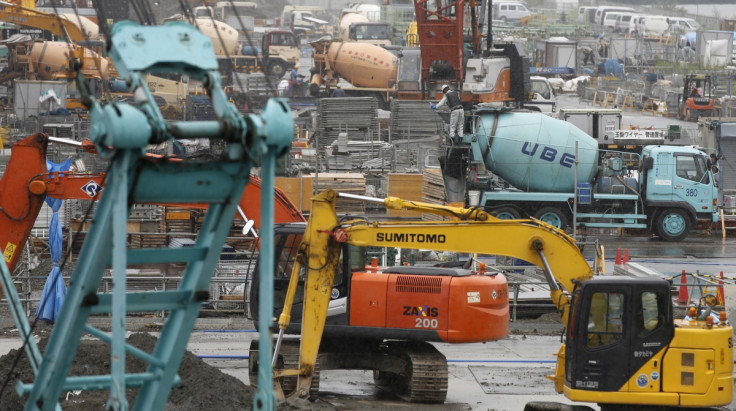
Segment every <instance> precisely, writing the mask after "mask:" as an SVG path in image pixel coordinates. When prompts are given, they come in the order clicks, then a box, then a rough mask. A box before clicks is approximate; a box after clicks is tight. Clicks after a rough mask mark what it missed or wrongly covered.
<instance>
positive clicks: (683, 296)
mask: <svg viewBox="0 0 736 411" xmlns="http://www.w3.org/2000/svg"><path fill="white" fill-rule="evenodd" d="M686 284H687V282H686V281H685V270H682V275H681V276H680V294H679V295H678V296H677V301H678V302H679V303H680V304H683V305H684V304H687V301H688V300H689V298H688V297H687V285H686Z"/></svg>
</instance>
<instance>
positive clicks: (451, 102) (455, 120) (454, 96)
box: [430, 84, 465, 141]
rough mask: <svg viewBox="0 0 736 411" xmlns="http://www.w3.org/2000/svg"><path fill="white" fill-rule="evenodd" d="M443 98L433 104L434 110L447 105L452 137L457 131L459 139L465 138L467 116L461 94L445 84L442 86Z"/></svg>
mask: <svg viewBox="0 0 736 411" xmlns="http://www.w3.org/2000/svg"><path fill="white" fill-rule="evenodd" d="M442 94H444V97H442V100H440V102H439V103H437V104H432V105H431V106H430V107H432V109H433V110H436V109H437V108H439V107H443V106H447V107H449V108H450V138H455V132H456V131H457V137H458V141H460V140H462V138H463V120H464V118H463V117H465V110H463V102H462V100H460V94H458V92H457V91H455V90H450V86H448V85H447V84H445V85H444V86H442Z"/></svg>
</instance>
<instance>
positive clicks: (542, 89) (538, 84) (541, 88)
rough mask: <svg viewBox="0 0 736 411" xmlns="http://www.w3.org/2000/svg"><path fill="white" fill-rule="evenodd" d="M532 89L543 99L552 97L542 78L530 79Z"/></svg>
mask: <svg viewBox="0 0 736 411" xmlns="http://www.w3.org/2000/svg"><path fill="white" fill-rule="evenodd" d="M532 91H533V92H535V93H537V94H539V96H540V97H542V98H543V99H545V100H549V99H550V97H552V91H551V90H550V89H549V85H547V82H546V81H544V80H532Z"/></svg>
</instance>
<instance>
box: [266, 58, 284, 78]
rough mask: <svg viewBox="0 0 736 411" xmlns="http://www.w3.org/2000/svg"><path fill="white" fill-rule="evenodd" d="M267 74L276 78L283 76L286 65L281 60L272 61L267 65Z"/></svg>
mask: <svg viewBox="0 0 736 411" xmlns="http://www.w3.org/2000/svg"><path fill="white" fill-rule="evenodd" d="M267 71H268V73H267V74H268V75H269V76H273V77H276V78H281V77H284V74H286V65H285V64H284V63H281V62H278V61H277V62H274V63H271V64H269V65H268V70H267Z"/></svg>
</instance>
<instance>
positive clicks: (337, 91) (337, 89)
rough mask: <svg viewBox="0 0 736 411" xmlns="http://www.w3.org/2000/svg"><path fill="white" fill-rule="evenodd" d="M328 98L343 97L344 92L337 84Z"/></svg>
mask: <svg viewBox="0 0 736 411" xmlns="http://www.w3.org/2000/svg"><path fill="white" fill-rule="evenodd" d="M330 97H345V90H343V89H342V87H341V86H340V85H339V84H338V85H337V86H336V87H335V89H334V90H332V94H330Z"/></svg>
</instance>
